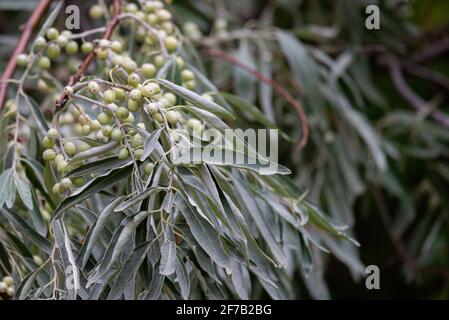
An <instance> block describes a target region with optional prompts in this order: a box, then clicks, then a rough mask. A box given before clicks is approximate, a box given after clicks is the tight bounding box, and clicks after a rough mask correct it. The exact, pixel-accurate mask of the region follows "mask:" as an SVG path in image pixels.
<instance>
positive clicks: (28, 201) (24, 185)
mask: <svg viewBox="0 0 449 320" xmlns="http://www.w3.org/2000/svg"><path fill="white" fill-rule="evenodd" d="M15 183H16V187H17V191H18V192H19V196H20V199H22V201H23V203H24V204H25V206H26V207H27V208H28V209H29V210H32V209H33V197H32V195H31V188H30V185H29V184H28V182H27V181H25V180H24V179H23V178H21V177H19V176H16V177H15Z"/></svg>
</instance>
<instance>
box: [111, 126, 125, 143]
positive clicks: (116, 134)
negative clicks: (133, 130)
mask: <svg viewBox="0 0 449 320" xmlns="http://www.w3.org/2000/svg"><path fill="white" fill-rule="evenodd" d="M111 138H112V140H114V141H117V142H120V141H121V140H122V138H123V132H122V130H120V129H119V128H115V129H114V130H112V133H111Z"/></svg>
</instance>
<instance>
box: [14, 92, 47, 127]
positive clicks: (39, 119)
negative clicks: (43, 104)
mask: <svg viewBox="0 0 449 320" xmlns="http://www.w3.org/2000/svg"><path fill="white" fill-rule="evenodd" d="M22 101H23V102H22ZM21 103H24V104H26V105H28V106H29V108H30V110H31V113H32V114H33V116H34V119H35V120H36V123H37V125H38V128H39V130H40V131H41V133H42V134H45V133H46V132H47V131H48V129H50V127H49V126H48V123H47V121H46V120H45V117H44V115H43V114H42V112H41V110H40V109H39V105H38V104H37V103H36V102H35V101H34V100H33V99H32V98H30V97H29V96H27V95H20V97H19V104H21Z"/></svg>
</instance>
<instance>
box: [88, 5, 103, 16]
mask: <svg viewBox="0 0 449 320" xmlns="http://www.w3.org/2000/svg"><path fill="white" fill-rule="evenodd" d="M89 16H90V17H91V18H92V19H100V18H101V17H102V16H103V7H102V6H101V5H99V4H95V5H93V6H92V7H90V9H89Z"/></svg>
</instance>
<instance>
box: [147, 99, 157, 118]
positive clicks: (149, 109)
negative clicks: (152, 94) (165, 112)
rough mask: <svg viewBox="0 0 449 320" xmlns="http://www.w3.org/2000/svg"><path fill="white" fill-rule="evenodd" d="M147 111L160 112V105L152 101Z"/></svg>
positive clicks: (151, 112)
mask: <svg viewBox="0 0 449 320" xmlns="http://www.w3.org/2000/svg"><path fill="white" fill-rule="evenodd" d="M147 111H148V113H149V114H152V115H153V114H155V113H157V112H159V106H158V105H157V104H156V103H154V102H151V103H149V104H148V106H147Z"/></svg>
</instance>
